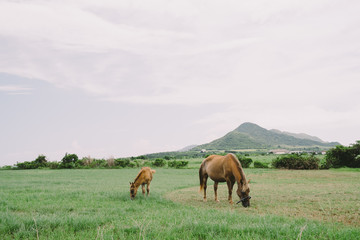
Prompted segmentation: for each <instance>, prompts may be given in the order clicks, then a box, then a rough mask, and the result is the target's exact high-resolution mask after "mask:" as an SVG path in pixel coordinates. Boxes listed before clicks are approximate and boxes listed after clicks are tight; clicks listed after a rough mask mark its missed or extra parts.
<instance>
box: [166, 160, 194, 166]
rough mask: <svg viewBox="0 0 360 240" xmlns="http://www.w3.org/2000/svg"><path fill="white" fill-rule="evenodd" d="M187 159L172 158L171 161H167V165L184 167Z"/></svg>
mask: <svg viewBox="0 0 360 240" xmlns="http://www.w3.org/2000/svg"><path fill="white" fill-rule="evenodd" d="M188 163H189V161H176V160H173V161H169V162H168V167H171V168H183V167H186V166H187V165H188Z"/></svg>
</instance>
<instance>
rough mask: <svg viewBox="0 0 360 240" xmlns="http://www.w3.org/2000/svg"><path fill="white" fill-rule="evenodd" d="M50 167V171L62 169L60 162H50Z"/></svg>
mask: <svg viewBox="0 0 360 240" xmlns="http://www.w3.org/2000/svg"><path fill="white" fill-rule="evenodd" d="M48 167H49V168H50V169H58V168H60V163H58V162H48Z"/></svg>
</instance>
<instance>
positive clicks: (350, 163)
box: [325, 141, 360, 168]
mask: <svg viewBox="0 0 360 240" xmlns="http://www.w3.org/2000/svg"><path fill="white" fill-rule="evenodd" d="M325 159H326V166H327V167H334V168H339V167H351V168H358V167H360V141H357V142H356V143H355V144H352V145H350V146H349V147H346V146H342V145H338V146H336V147H335V148H332V149H330V150H329V151H327V152H326V156H325Z"/></svg>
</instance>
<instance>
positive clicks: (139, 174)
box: [134, 169, 144, 183]
mask: <svg viewBox="0 0 360 240" xmlns="http://www.w3.org/2000/svg"><path fill="white" fill-rule="evenodd" d="M143 172H144V170H143V169H141V170H140V172H139V173H138V175H137V176H136V177H135V180H134V183H136V181H137V180H138V179H139V178H140V176H141V174H143Z"/></svg>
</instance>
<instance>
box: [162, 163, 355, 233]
mask: <svg viewBox="0 0 360 240" xmlns="http://www.w3.org/2000/svg"><path fill="white" fill-rule="evenodd" d="M247 172H249V173H248V178H251V179H252V183H251V184H250V189H251V193H250V195H251V196H252V199H251V207H250V208H243V207H242V206H241V205H236V204H235V205H233V206H231V205H229V204H228V202H227V186H226V184H221V185H219V189H218V194H219V200H220V203H216V202H215V201H214V200H213V199H214V190H213V186H212V185H211V186H209V185H208V190H207V195H208V202H206V203H204V202H202V194H200V193H199V192H198V190H199V187H192V188H186V189H181V190H177V191H175V192H171V193H169V194H167V195H166V197H167V198H169V199H171V200H172V201H175V202H181V203H184V204H188V205H192V206H197V207H204V208H215V209H223V210H231V211H238V212H242V213H244V212H246V213H248V214H256V215H266V214H274V215H279V216H288V217H302V218H308V219H315V220H320V221H326V222H341V223H344V224H346V225H352V226H360V173H359V172H347V171H333V170H323V171H315V170H309V171H305V170H302V171H296V170H294V171H289V170H262V171H259V170H252V171H251V170H248V171H247ZM212 183H213V182H212V181H211V180H210V181H209V180H208V184H212ZM236 187H237V185H235V186H234V190H235V188H236ZM234 194H235V195H234ZM233 199H234V201H235V200H236V199H238V197H237V196H236V193H235V191H234V193H233Z"/></svg>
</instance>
